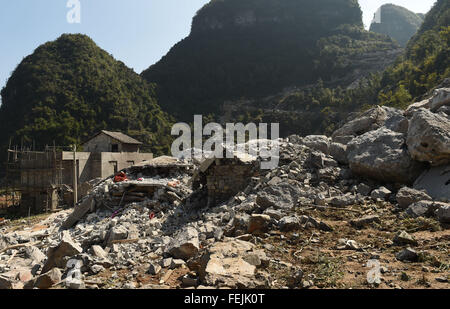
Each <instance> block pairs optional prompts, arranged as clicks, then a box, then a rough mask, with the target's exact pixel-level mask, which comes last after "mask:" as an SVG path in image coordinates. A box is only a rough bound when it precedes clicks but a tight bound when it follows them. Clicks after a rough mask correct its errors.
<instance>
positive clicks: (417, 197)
mask: <svg viewBox="0 0 450 309" xmlns="http://www.w3.org/2000/svg"><path fill="white" fill-rule="evenodd" d="M396 199H397V203H398V206H399V207H400V208H402V209H405V208H408V206H410V205H411V204H413V203H416V202H420V201H431V200H432V198H431V197H430V196H429V195H428V194H427V193H426V192H424V191H420V190H416V189H412V188H408V187H403V188H401V189H400V190H399V191H398V192H397V196H396Z"/></svg>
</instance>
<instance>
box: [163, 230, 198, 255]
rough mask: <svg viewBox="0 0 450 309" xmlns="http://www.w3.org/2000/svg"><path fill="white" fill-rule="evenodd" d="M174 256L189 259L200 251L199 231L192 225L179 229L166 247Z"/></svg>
mask: <svg viewBox="0 0 450 309" xmlns="http://www.w3.org/2000/svg"><path fill="white" fill-rule="evenodd" d="M166 250H167V251H168V252H169V253H170V254H171V255H172V256H173V257H174V258H176V259H183V260H187V259H189V258H191V257H194V256H195V255H197V253H198V251H199V239H198V232H197V230H196V229H194V228H192V227H186V228H184V229H182V230H181V231H179V232H178V233H177V234H176V235H175V236H174V238H173V239H172V240H171V242H170V243H169V245H168V247H167V249H166Z"/></svg>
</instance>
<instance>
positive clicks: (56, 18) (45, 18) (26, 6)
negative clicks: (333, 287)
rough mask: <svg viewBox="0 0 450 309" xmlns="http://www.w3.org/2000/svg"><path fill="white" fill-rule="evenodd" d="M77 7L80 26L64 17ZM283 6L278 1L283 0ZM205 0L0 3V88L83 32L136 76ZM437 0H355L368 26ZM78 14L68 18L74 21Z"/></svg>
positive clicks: (186, 28)
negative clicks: (28, 62)
mask: <svg viewBox="0 0 450 309" xmlns="http://www.w3.org/2000/svg"><path fill="white" fill-rule="evenodd" d="M77 1H78V2H79V3H80V11H79V12H80V15H79V16H80V23H76V22H75V23H69V22H68V18H67V15H68V13H69V12H71V11H72V10H73V9H74V8H75V6H70V7H67V5H68V4H69V2H77ZM281 1H282V0H281ZM207 2H209V0H0V37H1V38H2V44H1V46H0V89H1V88H3V86H4V85H5V84H6V81H7V79H8V78H9V76H10V75H11V73H12V71H14V69H15V68H16V67H17V65H18V64H19V63H20V61H22V59H23V58H24V57H26V56H27V55H29V54H31V53H32V52H33V51H34V50H35V49H36V48H37V47H38V46H39V45H41V44H43V43H45V42H48V41H53V40H55V39H57V38H58V37H59V36H60V35H61V34H63V33H83V34H87V35H88V36H90V37H91V38H92V39H93V40H94V41H95V42H96V43H97V45H99V46H100V47H101V48H102V49H104V50H106V51H108V52H109V53H110V54H112V55H113V56H114V57H115V58H116V59H118V60H121V61H122V62H124V63H125V64H126V65H127V66H128V67H130V68H133V69H134V70H135V71H136V72H137V73H141V72H142V71H143V70H144V69H146V68H148V67H149V66H150V65H152V64H154V63H155V62H157V61H158V60H159V59H161V57H162V56H164V55H165V54H166V53H167V52H168V51H169V50H170V48H171V47H172V46H173V45H174V44H175V43H177V42H179V41H180V40H181V39H183V38H185V37H186V36H188V35H189V32H190V28H191V22H192V17H193V16H194V15H195V13H196V12H197V11H198V10H199V9H200V8H201V7H202V6H203V5H205V4H206V3H207ZM434 2H435V0H390V1H383V0H359V3H360V5H361V8H362V10H363V13H364V23H365V25H366V27H369V25H370V22H371V20H372V18H373V15H374V13H375V12H376V10H377V9H378V8H379V7H380V6H381V5H383V4H385V3H394V4H397V5H401V6H404V7H406V8H408V9H410V10H411V11H414V12H416V13H426V12H427V11H428V10H429V9H430V8H431V7H432V5H433V4H434ZM76 16H77V15H76V14H75V15H72V14H70V17H71V21H76Z"/></svg>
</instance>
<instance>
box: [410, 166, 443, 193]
mask: <svg viewBox="0 0 450 309" xmlns="http://www.w3.org/2000/svg"><path fill="white" fill-rule="evenodd" d="M449 184H450V165H445V166H438V167H433V168H430V169H429V170H427V171H425V172H423V174H422V175H420V177H419V178H417V180H416V181H415V182H414V186H413V187H414V189H417V190H425V191H426V192H427V193H428V194H429V195H430V196H431V197H432V198H433V199H434V200H439V201H447V202H448V201H450V185H449Z"/></svg>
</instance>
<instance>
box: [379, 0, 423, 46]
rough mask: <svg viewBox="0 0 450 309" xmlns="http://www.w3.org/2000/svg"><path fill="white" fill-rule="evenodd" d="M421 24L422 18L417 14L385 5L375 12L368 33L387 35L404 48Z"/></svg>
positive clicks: (399, 7)
mask: <svg viewBox="0 0 450 309" xmlns="http://www.w3.org/2000/svg"><path fill="white" fill-rule="evenodd" d="M422 23H423V18H422V17H421V16H419V15H418V14H416V13H413V12H411V11H409V10H408V9H406V8H403V7H401V6H397V5H393V4H385V5H383V6H381V7H380V9H379V10H378V11H377V13H376V16H375V19H374V21H373V22H372V24H371V25H370V31H373V32H376V33H380V34H385V35H388V36H390V37H391V38H393V39H395V40H396V41H397V42H399V43H400V45H402V46H406V44H407V43H408V41H409V39H410V38H411V37H412V36H413V35H414V34H415V33H416V32H417V30H418V29H419V27H420V26H421V25H422Z"/></svg>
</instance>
